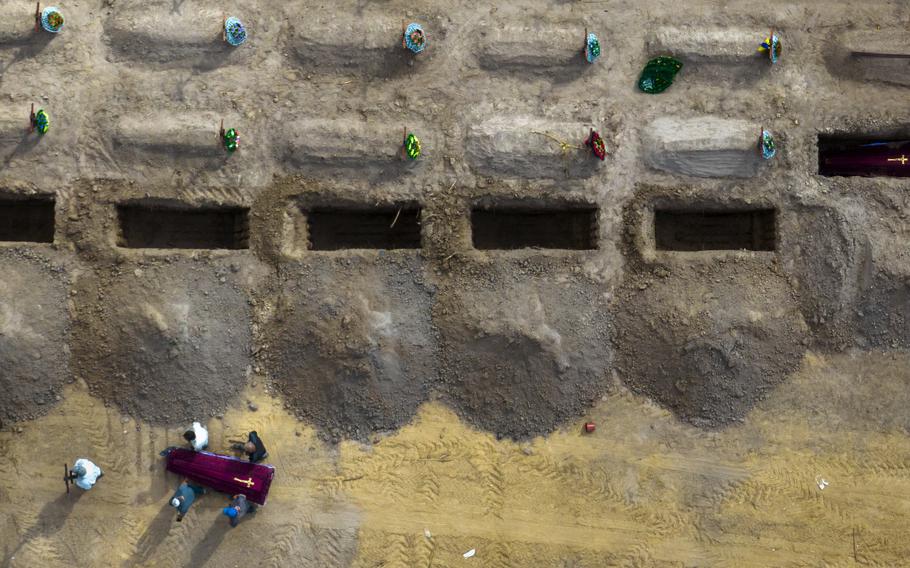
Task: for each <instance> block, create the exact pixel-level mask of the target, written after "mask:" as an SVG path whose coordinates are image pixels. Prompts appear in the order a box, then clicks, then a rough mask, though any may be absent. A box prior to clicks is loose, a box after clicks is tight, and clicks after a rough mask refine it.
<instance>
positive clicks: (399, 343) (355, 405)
mask: <svg viewBox="0 0 910 568" xmlns="http://www.w3.org/2000/svg"><path fill="white" fill-rule="evenodd" d="M367 254H369V255H370V256H372V254H373V253H367ZM395 254H397V253H395ZM407 254H408V255H410V253H407ZM383 258H386V259H387V258H388V255H386V254H385V253H381V256H380V259H379V261H378V262H375V261H370V262H358V260H359V259H356V258H355V259H352V258H350V257H338V258H332V259H325V260H322V259H320V260H316V261H313V262H312V263H311V264H306V265H293V266H289V267H286V268H287V272H286V275H285V276H284V278H283V283H282V286H281V289H280V292H279V295H278V299H277V300H276V302H275V310H274V316H273V321H272V322H271V324H270V325H268V326H267V332H266V337H267V340H266V345H267V348H266V349H265V360H266V362H267V366H268V367H269V368H270V372H271V375H272V377H273V378H274V379H275V381H276V386H277V387H278V389H279V390H280V391H282V392H283V393H284V394H285V395H286V396H287V398H288V399H289V401H290V404H291V406H292V408H293V409H294V410H295V411H296V412H297V414H298V416H299V417H300V418H303V419H307V420H311V421H313V422H315V423H316V425H317V426H318V427H319V428H320V429H321V430H322V432H323V434H325V435H326V436H327V437H330V438H332V439H335V440H337V439H339V438H341V437H353V438H363V437H364V436H367V435H368V434H370V433H371V432H374V431H380V430H391V429H394V428H398V427H399V426H401V425H403V424H405V423H407V422H408V421H410V420H411V418H412V417H413V416H414V413H415V412H416V411H417V406H418V405H419V404H420V403H421V402H423V401H424V400H426V398H427V390H428V385H429V384H431V383H433V382H435V380H436V367H437V351H438V349H437V342H436V333H435V331H434V329H433V325H432V323H431V320H430V305H431V302H432V297H433V290H432V289H431V287H429V286H428V285H427V284H426V283H425V282H424V281H423V276H422V268H421V267H420V264H421V263H420V261H419V260H418V259H416V258H401V257H399V258H397V259H395V260H389V261H388V262H384V261H383Z"/></svg>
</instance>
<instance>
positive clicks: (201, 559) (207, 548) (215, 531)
mask: <svg viewBox="0 0 910 568" xmlns="http://www.w3.org/2000/svg"><path fill="white" fill-rule="evenodd" d="M230 530H231V524H230V523H228V522H227V521H225V519H222V518H220V517H219V518H218V521H217V522H215V524H213V525H212V526H211V527H210V528H209V531H208V532H207V533H205V537H203V539H202V540H200V541H199V542H198V543H196V546H194V547H193V551H192V552H191V553H190V561H189V563H187V566H203V565H204V564H205V563H206V562H207V561H208V559H209V558H211V557H212V554H214V552H215V550H216V549H217V548H218V546H219V545H220V544H221V541H222V540H224V537H225V535H227V533H228V531H230Z"/></svg>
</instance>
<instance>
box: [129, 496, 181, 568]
mask: <svg viewBox="0 0 910 568" xmlns="http://www.w3.org/2000/svg"><path fill="white" fill-rule="evenodd" d="M176 514H177V511H176V510H175V509H174V508H173V507H171V505H170V503H168V504H166V505H165V506H164V507H162V509H161V510H160V511H158V515H156V516H155V518H154V520H152V522H151V523H149V525H148V527H147V528H146V529H145V532H143V533H142V536H140V537H139V540H138V541H137V542H136V554H135V555H133V558H132V559H130V560H127V561H125V562H124V563H123V566H124V568H126V567H127V566H138V565H142V564H144V563H145V562H148V560H149V559H150V558H151V557H152V555H153V554H154V553H155V551H156V550H157V549H158V546H160V545H161V543H162V542H164V539H165V538H167V535H168V534H169V533H170V531H171V527H172V526H174V517H175V516H176Z"/></svg>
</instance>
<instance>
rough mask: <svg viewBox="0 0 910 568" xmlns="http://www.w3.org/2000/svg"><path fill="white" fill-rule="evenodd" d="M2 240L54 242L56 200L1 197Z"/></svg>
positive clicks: (0, 238)
mask: <svg viewBox="0 0 910 568" xmlns="http://www.w3.org/2000/svg"><path fill="white" fill-rule="evenodd" d="M0 241H7V242H33V243H52V242H54V200H53V198H47V199H0Z"/></svg>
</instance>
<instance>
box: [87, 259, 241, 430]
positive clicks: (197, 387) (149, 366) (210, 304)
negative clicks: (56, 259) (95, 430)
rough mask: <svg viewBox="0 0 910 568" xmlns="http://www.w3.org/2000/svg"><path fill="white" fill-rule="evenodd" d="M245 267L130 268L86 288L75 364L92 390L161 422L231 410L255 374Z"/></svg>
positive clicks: (184, 263) (173, 264) (180, 264)
mask: <svg viewBox="0 0 910 568" xmlns="http://www.w3.org/2000/svg"><path fill="white" fill-rule="evenodd" d="M225 264H227V263H225ZM238 270H239V268H238V267H237V266H236V265H233V266H231V265H216V266H212V265H210V264H206V263H201V262H194V261H192V260H179V261H164V262H161V263H158V262H156V263H155V264H130V263H124V264H122V265H120V267H119V268H116V269H113V270H112V271H110V272H104V273H101V274H99V275H95V276H93V277H91V278H85V279H83V280H82V281H80V282H79V293H78V295H77V303H78V311H79V313H80V318H79V324H78V333H76V334H74V341H73V343H74V345H73V353H74V364H75V366H76V368H77V369H78V370H79V372H80V374H81V376H83V377H84V378H85V380H86V382H88V384H89V386H90V388H91V390H92V393H93V394H95V395H96V396H99V397H101V398H103V399H104V400H106V401H112V402H114V403H116V404H117V405H118V406H119V407H120V408H121V409H122V410H123V411H124V412H127V413H129V414H133V415H137V416H139V417H141V418H143V419H145V420H148V421H150V422H154V423H167V424H176V423H186V422H188V421H190V420H193V419H204V418H206V417H209V416H214V415H216V414H218V413H220V412H223V411H224V409H225V407H226V406H227V404H228V402H229V401H230V399H231V398H232V397H233V396H235V395H236V394H237V393H238V392H239V391H240V389H241V388H242V387H243V386H244V384H245V383H246V379H247V375H248V373H249V358H250V345H251V331H250V327H249V321H250V317H251V316H250V309H249V300H248V299H247V295H246V294H245V293H244V291H243V290H241V289H240V288H239V286H238V281H239V280H240V279H241V277H242V273H241V274H238V273H237V271H238Z"/></svg>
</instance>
